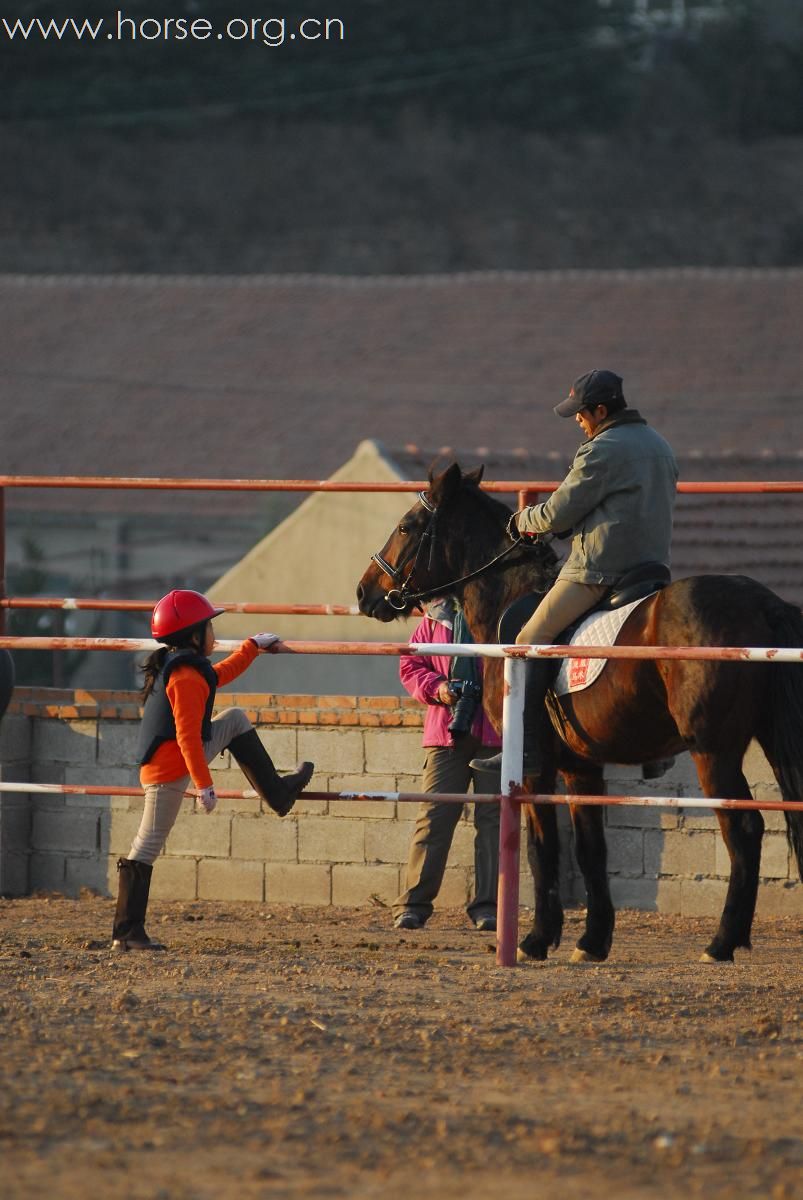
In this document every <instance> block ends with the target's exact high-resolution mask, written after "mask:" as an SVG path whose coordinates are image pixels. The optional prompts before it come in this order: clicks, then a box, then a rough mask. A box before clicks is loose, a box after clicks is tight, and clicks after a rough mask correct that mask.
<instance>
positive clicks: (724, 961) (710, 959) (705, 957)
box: [697, 950, 733, 967]
mask: <svg viewBox="0 0 803 1200" xmlns="http://www.w3.org/2000/svg"><path fill="white" fill-rule="evenodd" d="M697 961H698V962H704V963H714V965H715V966H718V967H721V966H729V965H730V964H731V963H732V962H733V959H732V958H714V956H713V954H709V953H708V951H707V950H706V951H704V953H702V954H701V955H700V957H699V958H698V960H697Z"/></svg>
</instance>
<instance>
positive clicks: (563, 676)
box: [553, 593, 654, 696]
mask: <svg viewBox="0 0 803 1200" xmlns="http://www.w3.org/2000/svg"><path fill="white" fill-rule="evenodd" d="M653 595H654V593H653ZM647 599H648V597H647V596H642V598H641V599H640V600H634V601H633V603H632V604H625V605H623V607H622V608H614V609H611V611H610V612H594V613H592V614H591V616H590V617H586V619H585V620H584V621H581V622H580V624H579V625H578V626H577V628H576V629H575V631H574V635H573V637H572V640H571V645H572V646H612V645H613V644H614V642H615V641H616V639H617V637H618V636H619V630H620V629H621V628H622V626H623V625H624V623H625V621H626V620H627V618H628V617H629V616H630V614H631V613H632V611H633V609H634V608H638V606H639V604H643V603H644V601H645V600H647ZM608 661H609V660H608V659H607V658H564V660H563V662H562V663H561V665H560V670H559V671H558V674H557V677H556V679H555V685H554V688H553V690H554V692H555V695H556V696H565V695H566V694H567V693H568V692H582V691H583V689H584V688H587V687H591V684H592V683H594V682H595V680H597V679H598V678H599V676H600V675H601V674H602V672H603V671H604V669H605V667H606V666H607V664H608Z"/></svg>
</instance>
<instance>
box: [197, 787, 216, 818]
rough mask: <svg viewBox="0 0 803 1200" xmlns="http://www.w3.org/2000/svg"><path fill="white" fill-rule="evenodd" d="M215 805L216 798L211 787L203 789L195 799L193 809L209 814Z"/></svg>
mask: <svg viewBox="0 0 803 1200" xmlns="http://www.w3.org/2000/svg"><path fill="white" fill-rule="evenodd" d="M216 804H217V796H216V795H215V789H214V788H213V787H208V788H203V789H202V790H201V791H200V792H198V794H197V796H196V797H195V807H196V808H200V809H201V810H202V811H203V812H206V813H211V811H212V809H213V808H214V807H215V805H216Z"/></svg>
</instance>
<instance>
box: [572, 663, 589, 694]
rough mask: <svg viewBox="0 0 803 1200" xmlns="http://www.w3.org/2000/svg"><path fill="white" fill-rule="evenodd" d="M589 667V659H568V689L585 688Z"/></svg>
mask: <svg viewBox="0 0 803 1200" xmlns="http://www.w3.org/2000/svg"><path fill="white" fill-rule="evenodd" d="M590 666H591V659H590V658H570V659H569V687H570V688H571V689H572V690H575V689H579V688H584V687H586V686H587V683H586V681H587V679H588V671H589V668H590Z"/></svg>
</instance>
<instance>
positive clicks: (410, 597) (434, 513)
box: [371, 492, 535, 613]
mask: <svg viewBox="0 0 803 1200" xmlns="http://www.w3.org/2000/svg"><path fill="white" fill-rule="evenodd" d="M418 499H419V500H420V502H421V504H423V506H424V508H425V509H426V510H427V512H428V513H429V514H430V517H429V521H428V522H427V525H426V528H425V529H424V532H423V533H422V534H421V537H420V538H419V540H418V545H417V546H416V548H415V551H412V552H411V554H412V562H411V563H410V569H409V571H408V572H407V577H406V579H404V580H403V581H402V584H401V586H400V587H392V588H391V589H390V591H388V592H386V593H385V597H384V599H385V601H386V603H387V604H389V605H390V607H391V608H393V609H395V611H396V612H400V613H401V612H404V611H405V609H406V608H407V606H408V605H410V604H417V603H418V602H419V601H421V600H431V599H432V597H433V596H441V595H444V594H445V593H447V592H449V591H451V590H452V588H454V587H457V586H458V585H459V584H461V583H468V582H469V581H470V580H472V579H477V578H478V577H479V576H480V575H484V574H485V572H486V571H489V570H490V569H491V567H495V566H496V564H497V563H498V562H500V561H501V560H502V559H503V558H507V556H508V555H509V554H511V553H512V551H514V550H517V549H518V548H519V547H520V546H522V547H525V548H528V549H535V543H534V542H531V540H530V539H525V538H523V537H521V535H520V534H518V530H517V531H516V533H515V534H514V532H513V528H514V518H515V513H514V514H513V516H512V517H511V518H510V520H509V521H508V523H507V528H506V531H507V535H508V537H509V538H510V545H509V546H506V547H505V549H504V550H503V551H502V552H501V554H497V555H496V557H495V558H492V559H491V561H490V562H487V563H484V564H483V565H482V566H481V567H478V568H477V570H476V571H470V572H469V573H468V574H467V575H461V576H460V578H459V579H452V580H450V581H449V582H448V583H440V584H438V586H437V587H433V588H429V589H427V590H425V591H419V592H414V591H412V590H411V584H412V579H413V575H414V573H415V569H416V566H417V565H418V560H419V558H420V556H421V551H422V550H423V549H424V546H425V544H426V543H427V542H429V569H430V570H432V560H433V555H434V551H435V535H436V532H437V518H438V509H437V507H436V505H434V504H433V503H432V501H431V500H430V499H429V497H428V496H427V494H426V492H419V493H418ZM408 560H409V556H408V559H404V558H403V559H402V560H401V561H400V562H399V563H398V564H397V566H395V567H394V566H392V565H391V564H390V563H389V562H388V561H387V559H386V558H383V557H382V555H381V554H372V555H371V561H372V562H375V563H376V565H377V566H378V567H379V569H380V571H382V572H383V574H385V575H387V577H388V579H390V581H391V583H393V584H398V581H399V579H400V578H401V575H402V572H403V571H404V568H405V566H406V564H407V561H408Z"/></svg>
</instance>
